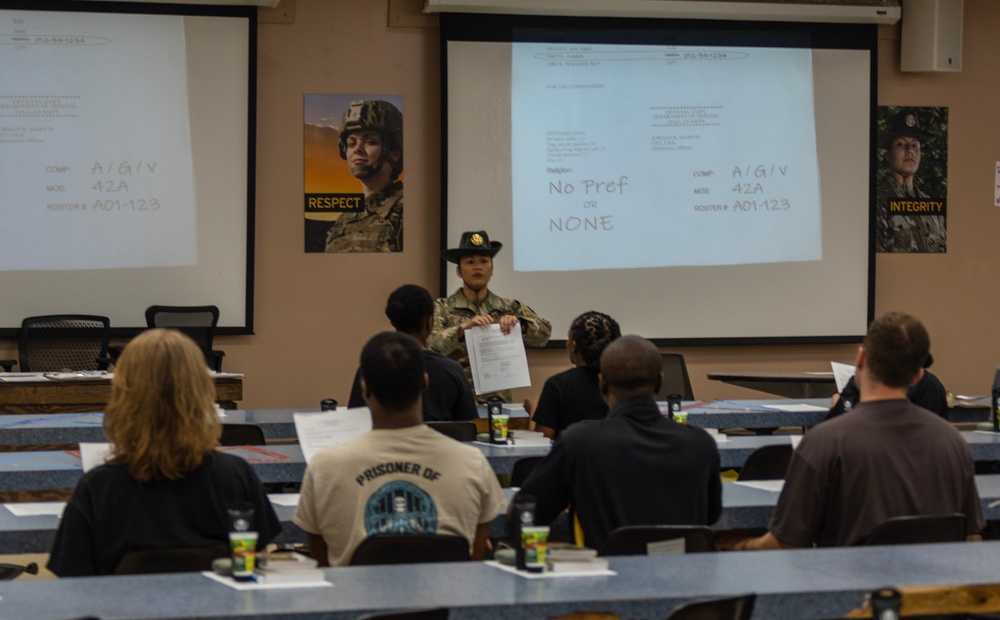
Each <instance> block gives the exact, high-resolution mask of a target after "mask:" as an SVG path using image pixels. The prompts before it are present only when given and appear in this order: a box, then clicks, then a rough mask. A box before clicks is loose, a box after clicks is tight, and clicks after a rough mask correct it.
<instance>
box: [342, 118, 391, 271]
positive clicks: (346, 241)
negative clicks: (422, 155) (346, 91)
mask: <svg viewBox="0 0 1000 620" xmlns="http://www.w3.org/2000/svg"><path fill="white" fill-rule="evenodd" d="M339 148H340V157H341V159H343V160H345V161H346V162H347V167H348V169H349V170H350V171H351V174H352V175H354V177H355V178H356V179H358V180H359V181H360V182H361V189H362V191H363V193H364V197H365V205H364V210H363V211H360V212H358V213H345V214H343V215H342V216H341V217H340V218H339V219H337V220H336V221H335V222H334V223H333V225H332V226H331V227H330V229H329V231H327V234H326V251H327V252H401V251H403V183H402V182H401V181H399V180H398V178H399V175H400V174H402V172H403V114H402V113H401V112H400V111H399V109H398V108H397V107H396V106H394V105H392V104H391V103H389V102H388V101H382V100H378V99H370V100H358V101H352V102H351V105H350V107H349V108H348V110H347V111H346V112H345V113H344V118H343V122H342V123H341V126H340V142H339Z"/></svg>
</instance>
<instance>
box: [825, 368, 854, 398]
mask: <svg viewBox="0 0 1000 620" xmlns="http://www.w3.org/2000/svg"><path fill="white" fill-rule="evenodd" d="M830 368H832V369H833V380H834V381H836V382H837V391H838V392H843V391H844V388H845V387H846V386H847V382H848V381H850V380H851V377H853V376H854V366H851V365H850V364H841V363H840V362H830Z"/></svg>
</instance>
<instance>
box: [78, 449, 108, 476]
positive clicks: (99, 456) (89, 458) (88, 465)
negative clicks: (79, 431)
mask: <svg viewBox="0 0 1000 620" xmlns="http://www.w3.org/2000/svg"><path fill="white" fill-rule="evenodd" d="M109 454H111V444H109V443H81V444H80V460H81V461H82V462H83V473H87V472H88V471H90V470H91V469H93V468H95V467H97V466H99V465H104V463H105V461H106V460H107V458H108V455H109Z"/></svg>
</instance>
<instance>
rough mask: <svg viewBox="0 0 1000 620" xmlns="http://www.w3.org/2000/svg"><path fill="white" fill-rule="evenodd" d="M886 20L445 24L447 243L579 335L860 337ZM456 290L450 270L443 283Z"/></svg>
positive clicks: (499, 285) (704, 339)
mask: <svg viewBox="0 0 1000 620" xmlns="http://www.w3.org/2000/svg"><path fill="white" fill-rule="evenodd" d="M875 32H876V31H875V27H874V26H854V25H829V24H825V25H819V24H771V23H759V22H758V23H738V22H737V23H734V22H686V21H670V20H662V21H661V20H607V19H603V20H589V19H582V18H581V19H570V18H559V19H556V18H534V17H517V16H514V17H511V16H473V15H455V14H445V15H442V47H443V60H442V62H443V67H444V69H443V71H444V73H443V75H444V79H443V82H444V83H443V96H444V101H445V106H444V113H443V116H444V120H443V122H444V125H445V131H446V138H445V148H444V149H443V150H444V153H443V177H444V180H443V187H444V192H443V193H444V195H445V200H444V206H443V209H444V214H443V217H442V246H443V247H454V246H455V245H456V244H457V242H458V240H459V237H460V235H461V233H462V231H466V230H480V229H484V230H487V231H488V232H489V234H490V236H491V238H493V239H495V240H497V241H501V242H503V243H504V248H503V250H502V251H501V252H500V253H499V254H498V255H497V257H496V258H495V268H494V276H493V280H492V282H491V284H490V289H491V290H493V291H494V292H496V293H497V294H499V295H501V296H504V297H514V298H517V299H519V300H521V301H523V302H525V303H527V304H529V305H530V306H531V307H532V308H533V309H534V310H535V311H537V312H538V313H539V314H541V315H542V316H545V317H546V318H549V319H550V320H551V321H552V323H553V336H554V338H556V339H559V338H564V337H565V334H566V331H567V329H568V327H569V324H570V322H571V321H572V319H573V318H574V317H575V316H577V315H578V314H580V313H582V312H584V311H587V310H598V311H602V312H606V313H608V314H610V315H612V316H614V317H615V318H616V319H618V321H619V322H620V324H621V326H622V330H623V332H625V333H637V334H641V335H644V336H646V337H649V338H651V339H653V340H655V341H656V342H657V343H659V344H726V343H757V344H767V343H791V342H799V343H837V342H853V341H858V340H860V338H861V337H862V336H863V334H864V332H865V330H866V328H867V325H868V322H869V321H870V319H871V316H872V312H873V282H874V254H873V250H872V247H873V246H872V234H871V231H870V229H869V222H870V221H871V217H870V214H871V209H872V204H873V192H872V189H871V188H872V178H873V176H872V175H873V166H872V161H871V155H870V154H871V153H872V147H873V145H874V138H873V129H872V128H873V124H872V118H873V111H874V106H875V102H874V71H875ZM460 285H461V281H460V280H459V279H458V277H457V275H456V273H455V269H454V266H453V265H450V264H449V265H446V266H444V267H443V268H442V291H441V292H442V294H450V293H451V292H453V291H455V290H456V289H457V288H458V287H459V286H460Z"/></svg>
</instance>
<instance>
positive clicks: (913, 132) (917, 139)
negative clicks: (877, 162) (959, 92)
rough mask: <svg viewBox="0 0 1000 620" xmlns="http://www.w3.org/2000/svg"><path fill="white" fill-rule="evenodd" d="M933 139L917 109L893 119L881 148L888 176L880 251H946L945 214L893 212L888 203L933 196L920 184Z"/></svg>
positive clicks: (881, 194) (881, 193)
mask: <svg viewBox="0 0 1000 620" xmlns="http://www.w3.org/2000/svg"><path fill="white" fill-rule="evenodd" d="M932 138H933V136H932V135H931V134H930V133H928V132H927V131H925V130H924V129H923V128H922V127H921V124H920V117H919V116H918V111H917V109H915V108H902V109H901V110H899V111H898V112H897V113H896V114H895V115H894V116H893V117H892V120H891V123H890V124H889V127H888V129H887V130H886V132H885V134H884V135H883V136H882V139H881V141H880V144H879V146H880V147H881V148H883V149H885V164H886V165H887V166H888V174H886V175H885V176H883V177H882V178H881V181H880V183H879V185H878V198H879V210H878V217H879V219H880V222H879V235H878V245H879V247H878V250H879V251H880V252H944V251H945V249H946V246H945V243H946V236H947V233H946V229H945V224H944V216H943V215H911V214H900V213H891V210H890V209H888V208H887V206H886V203H887V201H891V200H893V199H925V198H931V197H932V196H931V195H930V194H928V193H927V191H925V189H926V188H924V187H922V186H921V185H920V184H919V183H918V181H917V172H918V170H919V168H920V159H921V149H922V148H923V147H925V146H926V145H927V143H928V142H929V141H930V140H931V139H932Z"/></svg>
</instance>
